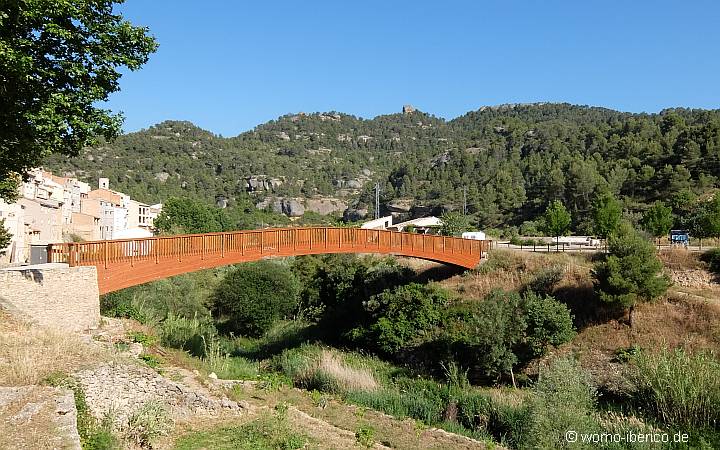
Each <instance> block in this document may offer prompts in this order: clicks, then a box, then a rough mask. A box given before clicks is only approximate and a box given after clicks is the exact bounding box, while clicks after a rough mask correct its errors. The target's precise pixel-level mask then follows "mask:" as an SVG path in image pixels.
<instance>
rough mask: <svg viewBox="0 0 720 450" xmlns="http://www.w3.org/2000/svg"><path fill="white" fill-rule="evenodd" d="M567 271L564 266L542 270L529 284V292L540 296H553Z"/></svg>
mask: <svg viewBox="0 0 720 450" xmlns="http://www.w3.org/2000/svg"><path fill="white" fill-rule="evenodd" d="M564 275H565V269H564V268H563V267H562V266H551V267H546V268H543V269H541V270H540V271H539V272H538V273H537V274H536V275H535V277H534V278H533V279H532V280H531V281H530V282H529V283H528V285H527V290H529V291H533V292H536V293H538V294H552V292H553V289H554V288H555V286H556V285H557V284H558V283H559V282H560V281H561V280H562V279H563V276H564Z"/></svg>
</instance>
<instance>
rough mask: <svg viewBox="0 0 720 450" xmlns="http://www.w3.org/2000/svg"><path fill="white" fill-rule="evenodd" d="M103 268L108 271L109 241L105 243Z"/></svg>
mask: <svg viewBox="0 0 720 450" xmlns="http://www.w3.org/2000/svg"><path fill="white" fill-rule="evenodd" d="M102 247H103V250H102V251H103V266H104V267H105V269H106V270H107V268H108V243H107V241H103V246H102Z"/></svg>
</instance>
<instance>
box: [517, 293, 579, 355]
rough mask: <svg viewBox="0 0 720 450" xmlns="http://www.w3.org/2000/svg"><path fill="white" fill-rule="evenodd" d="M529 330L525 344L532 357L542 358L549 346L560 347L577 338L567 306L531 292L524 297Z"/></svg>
mask: <svg viewBox="0 0 720 450" xmlns="http://www.w3.org/2000/svg"><path fill="white" fill-rule="evenodd" d="M523 300H524V302H523V303H524V304H523V307H524V309H525V315H526V322H527V329H526V330H525V342H526V344H527V346H528V347H529V349H530V351H531V352H532V356H542V355H544V354H545V352H546V350H547V348H548V347H549V346H551V345H552V346H558V345H560V344H564V343H565V342H569V341H570V340H571V339H572V338H573V337H575V330H574V329H573V316H572V315H571V314H570V310H568V308H567V306H565V305H564V304H562V303H560V302H558V301H557V300H555V299H554V298H552V297H550V296H544V297H542V296H539V295H537V294H535V293H534V292H532V291H530V292H527V293H525V295H524V296H523Z"/></svg>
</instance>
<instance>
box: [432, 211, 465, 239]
mask: <svg viewBox="0 0 720 450" xmlns="http://www.w3.org/2000/svg"><path fill="white" fill-rule="evenodd" d="M440 219H441V220H442V226H441V227H440V234H442V235H443V236H460V235H461V234H462V233H463V232H465V231H470V230H472V225H471V224H470V219H469V218H468V217H467V216H466V215H464V214H461V213H459V212H446V213H445V214H443V215H442V216H441V217H440Z"/></svg>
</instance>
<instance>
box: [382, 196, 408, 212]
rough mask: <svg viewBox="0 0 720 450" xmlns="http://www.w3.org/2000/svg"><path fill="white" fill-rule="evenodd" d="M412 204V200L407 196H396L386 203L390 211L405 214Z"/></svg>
mask: <svg viewBox="0 0 720 450" xmlns="http://www.w3.org/2000/svg"><path fill="white" fill-rule="evenodd" d="M412 206H413V200H412V199H409V198H396V199H395V200H392V201H391V202H390V203H388V204H387V209H388V211H390V212H391V213H402V214H407V213H409V212H410V210H411V209H412Z"/></svg>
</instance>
